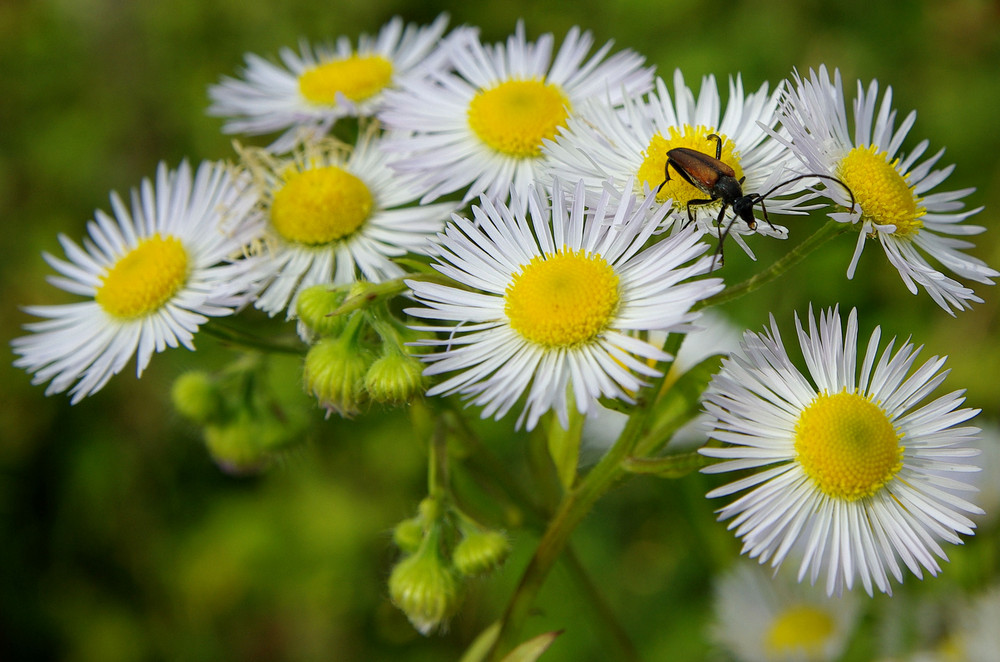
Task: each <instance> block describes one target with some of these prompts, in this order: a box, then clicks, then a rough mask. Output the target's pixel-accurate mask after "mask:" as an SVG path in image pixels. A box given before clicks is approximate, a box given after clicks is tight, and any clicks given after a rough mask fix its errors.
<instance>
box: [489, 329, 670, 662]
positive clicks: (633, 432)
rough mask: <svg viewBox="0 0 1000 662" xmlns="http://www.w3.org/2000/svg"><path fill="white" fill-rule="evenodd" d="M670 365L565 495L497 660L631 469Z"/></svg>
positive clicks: (512, 608) (520, 591)
mask: <svg viewBox="0 0 1000 662" xmlns="http://www.w3.org/2000/svg"><path fill="white" fill-rule="evenodd" d="M681 338H682V336H681V335H680V334H671V336H670V337H669V338H668V340H667V346H666V351H668V352H670V353H671V354H672V355H674V356H676V353H677V349H678V347H679V346H680V342H681ZM669 368H670V366H669V365H667V366H664V367H663V368H662V370H663V375H664V376H662V377H660V378H659V379H656V380H654V382H653V383H652V384H650V385H648V386H646V387H645V388H643V389H642V390H641V391H640V393H639V398H638V404H637V405H636V408H635V410H634V411H633V413H632V415H631V416H630V417H629V419H628V423H626V425H625V429H624V430H623V431H622V433H621V435H620V436H619V437H618V440H617V441H616V442H615V444H614V446H612V447H611V449H610V450H608V452H607V453H606V454H605V455H604V457H602V458H601V460H600V462H598V463H597V465H596V466H595V467H594V468H593V469H591V470H590V472H589V473H587V475H586V476H584V477H583V478H582V479H581V480H579V481H578V482H577V484H576V486H575V487H574V488H573V489H572V490H571V491H568V492H567V493H566V495H565V496H564V497H563V499H562V501H561V502H560V504H559V507H558V508H557V509H556V512H555V514H554V515H553V516H552V519H551V520H549V524H548V527H546V529H545V532H544V533H543V534H542V539H541V541H539V543H538V547H537V549H536V550H535V554H534V556H532V558H531V561H530V562H529V563H528V566H527V567H526V568H525V570H524V574H522V575H521V581H520V582H519V583H518V586H517V589H515V591H514V595H513V596H512V597H511V599H510V602H509V603H508V604H507V610H506V611H505V612H504V615H503V618H502V619H501V626H500V633H499V635H498V636H497V641H496V643H495V644H494V646H493V649H492V651H491V653H490V659H491V660H499V659H500V656H501V654H503V653H504V652H505V651H507V650H509V649H510V648H512V647H513V646H514V644H516V637H517V635H518V633H519V632H520V630H521V627H522V626H523V625H524V621H525V620H526V619H527V616H528V614H529V613H530V611H531V606H532V605H533V604H534V601H535V598H536V597H537V595H538V592H539V590H540V589H541V587H542V584H543V583H544V582H545V579H546V577H548V573H549V571H550V570H551V569H552V566H553V565H554V564H555V562H556V559H558V558H559V556H560V554H561V553H562V552H563V550H564V549H565V548H566V546H567V544H568V543H569V538H570V535H571V534H572V533H573V531H574V530H575V529H576V527H577V525H578V524H579V523H580V522H581V521H582V520H583V518H584V517H586V515H587V513H589V512H590V510H591V508H592V507H593V506H594V504H595V503H596V502H597V500H598V499H600V498H601V497H602V496H603V495H604V494H605V493H606V492H607V491H608V490H609V489H610V488H611V487H612V486H613V485H614V484H615V482H616V481H617V480H618V479H620V478H621V477H622V476H623V475H624V474H625V470H624V468H623V462H624V460H625V459H626V458H628V457H629V456H630V455H631V454H632V451H633V450H634V448H635V446H636V444H637V443H638V442H639V439H640V438H641V436H642V434H643V432H644V431H645V428H646V422H647V419H648V417H649V412H650V410H651V407H650V401H649V398H655V397H656V394H657V393H659V392H660V388H661V387H662V385H663V379H664V378H665V376H666V373H667V371H668V370H669Z"/></svg>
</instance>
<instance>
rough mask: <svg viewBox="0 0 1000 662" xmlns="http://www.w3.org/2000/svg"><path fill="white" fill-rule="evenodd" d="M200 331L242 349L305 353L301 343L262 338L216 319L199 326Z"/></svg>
mask: <svg viewBox="0 0 1000 662" xmlns="http://www.w3.org/2000/svg"><path fill="white" fill-rule="evenodd" d="M200 330H201V332H202V333H205V334H206V335H209V336H213V337H215V338H217V339H218V340H220V341H222V342H223V343H226V344H230V345H236V346H238V347H242V348H244V349H252V350H257V351H261V352H265V353H268V354H292V355H294V356H302V355H304V354H305V353H306V349H307V348H306V347H304V346H302V344H301V343H295V344H294V345H293V344H290V343H280V342H272V341H269V340H264V339H263V338H259V337H257V336H255V335H252V334H249V333H247V332H246V331H241V330H239V329H237V328H234V327H232V326H228V325H225V324H223V323H221V322H219V321H217V320H212V321H211V322H210V323H209V324H205V325H203V326H202V327H201V329H200Z"/></svg>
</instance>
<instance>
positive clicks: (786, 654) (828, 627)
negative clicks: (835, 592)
mask: <svg viewBox="0 0 1000 662" xmlns="http://www.w3.org/2000/svg"><path fill="white" fill-rule="evenodd" d="M714 597H715V600H714V602H715V622H714V624H713V626H712V630H711V635H712V638H713V639H714V640H715V641H716V642H718V643H719V644H720V645H721V646H723V647H724V648H725V649H726V650H728V651H729V652H730V653H732V655H733V657H734V659H736V660H739V661H740V662H786V661H787V662H800V661H804V660H809V662H829V661H832V660H837V659H840V656H841V654H843V652H844V649H845V648H846V647H847V644H848V643H849V642H850V639H851V635H852V634H853V632H854V629H855V626H856V625H857V622H858V616H859V615H860V604H859V601H858V600H857V597H856V596H854V595H850V594H849V595H845V596H842V597H839V598H830V597H828V596H827V595H825V594H824V593H823V592H822V591H819V590H817V589H816V588H815V587H812V586H808V585H804V584H797V583H795V582H793V581H790V578H788V577H786V576H785V575H784V573H779V574H778V575H777V576H775V577H768V576H767V575H766V574H765V573H764V572H763V571H762V570H761V568H760V567H759V566H755V565H754V564H751V563H740V564H738V565H737V566H736V567H734V568H733V569H731V570H729V571H728V572H726V573H725V574H724V575H722V576H721V577H720V578H719V579H718V580H717V581H716V584H715V596H714Z"/></svg>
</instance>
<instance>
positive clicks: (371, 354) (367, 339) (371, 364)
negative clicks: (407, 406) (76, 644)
mask: <svg viewBox="0 0 1000 662" xmlns="http://www.w3.org/2000/svg"><path fill="white" fill-rule="evenodd" d="M367 287H370V285H369V284H367V283H363V282H361V283H354V284H353V285H351V286H349V287H347V288H338V287H334V286H328V285H316V286H313V287H310V288H308V289H306V290H304V291H303V292H302V295H301V296H300V297H299V299H298V302H297V304H296V312H297V313H298V319H299V331H300V335H302V337H303V338H306V339H308V340H310V341H312V346H311V347H310V349H309V352H308V353H307V354H306V361H305V367H304V368H303V378H304V380H305V389H306V391H307V392H308V393H309V394H310V395H312V396H314V397H315V398H316V399H317V400H318V401H319V404H320V405H321V406H322V407H324V408H325V409H326V410H327V411H328V412H334V413H337V414H340V415H341V416H344V417H347V418H350V417H352V416H354V415H356V414H358V413H360V411H361V407H362V406H363V405H365V404H367V403H368V402H377V403H380V404H388V405H397V404H404V403H407V402H410V401H411V400H413V399H414V398H417V397H419V396H422V395H423V393H424V391H425V390H426V389H427V379H426V378H425V377H424V375H423V364H422V363H421V361H420V359H418V358H417V357H415V356H413V354H412V353H411V352H410V349H409V346H408V344H409V343H411V342H412V341H413V340H416V339H417V335H416V333H415V332H414V331H412V330H410V329H409V328H407V327H406V325H405V324H403V323H402V322H401V321H400V320H399V319H398V318H397V317H396V316H395V315H393V314H392V312H391V311H390V310H389V307H388V305H387V304H386V303H385V302H384V301H376V302H374V303H373V304H371V305H368V306H365V307H364V308H363V309H362V310H355V311H351V312H348V313H345V314H338V313H337V310H338V308H340V307H341V306H342V304H343V303H344V302H345V301H346V300H348V299H349V298H351V297H365V296H366V288H367Z"/></svg>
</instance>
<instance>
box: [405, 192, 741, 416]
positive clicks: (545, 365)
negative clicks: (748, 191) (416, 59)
mask: <svg viewBox="0 0 1000 662" xmlns="http://www.w3.org/2000/svg"><path fill="white" fill-rule="evenodd" d="M582 196H583V190H582V183H581V184H579V185H578V187H577V189H576V193H575V198H574V202H573V203H572V204H571V205H570V204H567V195H566V193H565V192H564V191H563V190H562V188H561V187H560V186H559V185H558V184H557V186H556V188H555V190H554V193H553V195H552V208H551V209H549V208H548V207H547V206H546V204H545V202H543V201H542V200H541V198H542V196H541V195H540V194H539V193H538V192H537V191H532V193H531V195H530V196H529V199H528V207H529V209H530V214H528V215H526V214H525V210H524V209H523V207H522V206H521V205H520V204H517V203H516V202H515V204H514V205H513V206H512V207H511V208H508V207H506V206H504V205H502V204H496V205H495V204H494V203H492V202H491V201H490V199H489V198H486V197H484V198H483V199H482V204H481V207H473V214H474V219H473V220H471V221H470V220H467V219H464V218H460V217H458V216H455V217H454V221H453V223H452V224H449V226H448V228H447V229H446V231H445V232H444V234H442V235H441V236H440V238H439V244H440V248H439V250H440V257H439V262H438V264H436V265H435V266H436V268H437V269H438V270H439V271H440V272H441V273H443V274H445V275H447V276H449V277H451V278H453V279H455V281H456V282H458V283H461V284H462V285H463V286H466V287H467V288H472V289H462V288H459V287H450V286H445V285H438V284H433V283H427V282H420V281H408V282H407V284H408V285H409V286H410V287H411V288H412V290H413V293H414V296H415V297H416V298H417V300H418V301H420V302H421V303H423V304H424V305H425V306H426V307H424V308H412V309H409V310H407V312H408V313H409V314H410V315H413V316H415V317H421V318H427V319H436V320H444V321H446V322H449V324H447V325H445V326H430V327H419V328H420V329H421V330H426V331H435V332H439V333H442V334H444V335H445V337H443V338H442V339H440V340H427V341H423V342H422V343H421V344H424V345H427V346H431V347H436V348H440V351H438V352H436V353H433V354H429V355H426V356H424V357H423V358H424V359H425V360H426V361H427V362H428V363H430V366H429V367H428V368H427V370H426V373H425V374H428V375H441V374H444V373H456V374H454V375H452V376H451V377H449V378H447V379H445V380H444V381H442V382H441V383H439V384H437V385H435V386H434V387H432V388H431V389H430V390H429V391H428V395H437V394H451V393H458V394H460V395H462V396H465V397H466V398H467V399H468V400H469V402H470V404H473V405H477V406H482V407H483V411H482V416H483V417H484V418H485V417H488V416H495V417H496V418H498V419H499V418H500V417H502V416H504V415H505V414H506V413H507V412H508V411H509V410H510V409H511V407H513V406H514V405H515V404H516V403H517V402H518V400H519V399H520V398H521V397H522V396H525V397H526V400H525V403H524V409H523V411H522V413H521V415H520V416H519V418H518V425H521V424H524V423H525V422H526V424H527V427H528V429H531V428H533V427H534V426H535V424H536V423H537V422H538V419H539V417H541V415H542V414H544V413H545V412H547V411H548V410H550V409H553V410H555V412H556V414H557V415H558V417H559V420H560V422H561V423H562V425H563V427H566V426H568V420H569V418H568V405H569V403H568V402H567V400H568V398H569V397H570V396H569V395H568V393H567V391H568V390H570V391H572V396H571V397H572V398H573V399H574V400H575V405H576V409H577V410H578V411H579V412H581V413H584V414H586V413H588V412H589V411H591V410H592V409H594V408H595V407H596V406H597V399H598V398H600V397H611V398H618V399H621V400H624V401H628V402H631V401H632V400H631V398H630V395H629V393H634V392H635V391H636V390H637V389H638V388H640V387H641V386H642V385H643V384H644V382H643V379H644V378H647V377H654V376H658V375H659V374H660V373H659V372H658V371H657V370H656V369H655V368H654V367H651V364H650V361H661V360H667V359H668V358H669V356H668V355H667V354H665V353H664V352H663V351H661V350H660V349H659V347H658V346H654V345H652V344H650V343H648V342H645V341H643V340H640V339H638V338H636V337H635V336H634V335H633V334H634V333H635V332H640V331H649V330H664V331H670V332H686V331H687V330H688V329H689V326H690V323H691V322H692V321H693V320H694V319H696V318H697V314H695V313H692V312H690V308H691V306H692V305H693V304H694V303H696V302H697V301H699V300H701V299H704V298H706V297H708V296H711V295H712V294H714V293H716V292H718V291H719V290H720V289H721V288H722V281H721V280H720V279H717V278H710V279H703V280H694V281H690V282H685V281H687V280H688V279H691V278H694V277H696V276H700V275H702V274H704V273H706V272H707V271H708V270H709V268H710V266H711V261H712V260H711V258H710V257H701V258H699V256H700V255H701V254H702V253H703V252H704V251H705V249H706V248H707V246H706V245H705V244H703V243H699V242H698V235H697V233H696V232H694V231H693V230H691V231H686V232H682V233H680V234H678V235H676V236H674V237H670V238H668V239H665V240H663V241H660V242H659V243H657V244H655V245H653V246H652V247H650V248H648V249H646V250H642V246H643V244H644V243H645V242H646V240H647V239H649V237H650V236H651V235H652V233H653V232H654V230H655V229H656V227H657V226H658V225H659V223H660V221H661V220H662V216H663V214H664V213H666V209H665V208H663V207H662V206H661V207H660V209H659V210H658V211H656V212H655V213H653V214H652V215H651V216H648V212H649V210H650V208H651V207H652V206H655V202H654V201H653V199H652V196H648V197H647V198H646V199H645V200H644V201H642V202H638V203H637V202H636V199H635V197H634V196H632V197H630V198H629V199H628V201H627V202H626V203H625V204H622V205H620V206H618V207H617V208H614V209H613V208H611V207H609V203H610V201H611V197H612V196H611V193H610V192H608V193H607V194H606V195H605V196H604V197H602V198H601V200H600V201H599V203H598V204H597V206H596V207H594V208H593V209H585V207H584V203H583V197H582ZM514 200H515V201H516V200H517V198H514ZM528 216H530V220H529V219H528ZM594 219H606V220H605V221H604V222H595V221H594Z"/></svg>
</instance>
